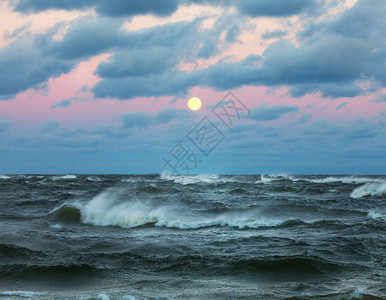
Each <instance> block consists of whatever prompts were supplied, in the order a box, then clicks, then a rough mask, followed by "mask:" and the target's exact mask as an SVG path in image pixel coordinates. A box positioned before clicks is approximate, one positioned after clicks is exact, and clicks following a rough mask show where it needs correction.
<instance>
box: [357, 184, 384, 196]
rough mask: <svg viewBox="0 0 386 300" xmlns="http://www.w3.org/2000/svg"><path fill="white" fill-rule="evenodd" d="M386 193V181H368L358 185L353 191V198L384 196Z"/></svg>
mask: <svg viewBox="0 0 386 300" xmlns="http://www.w3.org/2000/svg"><path fill="white" fill-rule="evenodd" d="M384 195H386V182H382V183H366V184H365V185H362V186H360V187H357V188H356V189H355V190H353V191H352V193H351V195H350V197H351V198H363V197H369V196H384Z"/></svg>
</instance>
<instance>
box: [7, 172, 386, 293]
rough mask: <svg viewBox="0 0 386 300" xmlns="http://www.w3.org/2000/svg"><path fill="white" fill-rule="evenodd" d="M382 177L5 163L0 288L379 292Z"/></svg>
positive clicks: (385, 214) (384, 248)
mask: <svg viewBox="0 0 386 300" xmlns="http://www.w3.org/2000/svg"><path fill="white" fill-rule="evenodd" d="M385 229H386V177H385V176H289V175H271V176H268V175H266V176H260V175H255V176H216V175H198V176H190V177H189V176H179V177H178V176H169V175H161V176H159V175H154V176H151V175H147V176H128V175H127V176H95V175H92V176H91V175H90V176H87V175H77V176H74V175H67V176H53V175H50V176H48V175H47V176H29V175H11V176H4V175H3V176H1V175H0V299H103V300H105V299H126V300H128V299H287V298H288V299H385V298H386V276H385V275H386V272H385V270H386V239H385V236H386V235H385Z"/></svg>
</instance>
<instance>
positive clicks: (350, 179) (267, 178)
mask: <svg viewBox="0 0 386 300" xmlns="http://www.w3.org/2000/svg"><path fill="white" fill-rule="evenodd" d="M283 179H287V180H291V181H294V182H298V181H306V182H310V183H334V182H341V183H376V182H379V183H385V180H384V179H380V178H370V177H356V176H335V177H334V176H328V177H324V178H311V179H310V178H302V177H296V176H294V175H289V174H287V173H280V174H271V175H261V176H260V179H259V180H257V181H256V183H264V184H268V183H270V182H272V181H277V180H283Z"/></svg>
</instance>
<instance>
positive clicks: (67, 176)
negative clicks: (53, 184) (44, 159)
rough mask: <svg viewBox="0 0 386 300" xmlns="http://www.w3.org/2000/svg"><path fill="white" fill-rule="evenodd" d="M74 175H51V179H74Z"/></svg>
mask: <svg viewBox="0 0 386 300" xmlns="http://www.w3.org/2000/svg"><path fill="white" fill-rule="evenodd" d="M76 178H77V177H76V175H64V176H53V177H51V180H53V181H56V180H68V179H76Z"/></svg>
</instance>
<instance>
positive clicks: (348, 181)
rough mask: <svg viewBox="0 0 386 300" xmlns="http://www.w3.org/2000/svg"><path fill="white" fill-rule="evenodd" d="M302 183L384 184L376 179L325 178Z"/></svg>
mask: <svg viewBox="0 0 386 300" xmlns="http://www.w3.org/2000/svg"><path fill="white" fill-rule="evenodd" d="M302 180H304V181H308V182H313V183H334V182H342V183H369V182H384V181H383V180H381V179H378V178H368V177H355V176H348V177H332V176H329V177H326V178H318V179H302Z"/></svg>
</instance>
